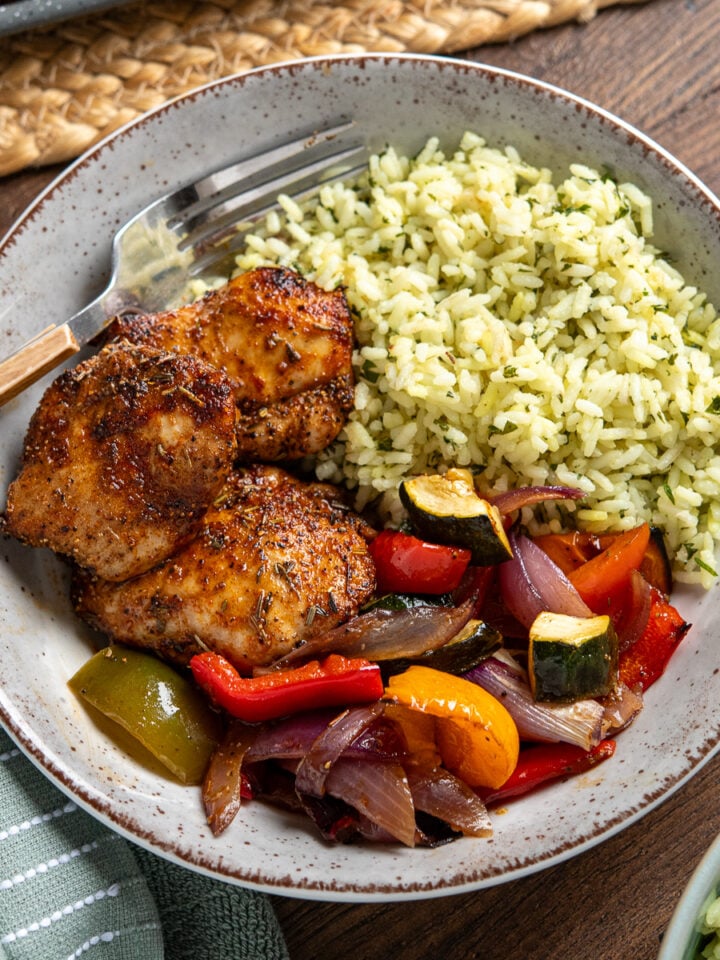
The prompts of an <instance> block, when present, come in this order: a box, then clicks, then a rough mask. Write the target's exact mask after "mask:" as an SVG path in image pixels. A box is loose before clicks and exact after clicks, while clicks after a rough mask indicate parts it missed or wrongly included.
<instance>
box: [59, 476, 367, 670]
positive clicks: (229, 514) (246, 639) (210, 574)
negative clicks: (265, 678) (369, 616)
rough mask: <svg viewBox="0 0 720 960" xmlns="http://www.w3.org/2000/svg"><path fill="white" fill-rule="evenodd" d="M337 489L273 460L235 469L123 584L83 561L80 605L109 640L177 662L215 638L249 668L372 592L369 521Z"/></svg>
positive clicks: (350, 610) (77, 585) (352, 609)
mask: <svg viewBox="0 0 720 960" xmlns="http://www.w3.org/2000/svg"><path fill="white" fill-rule="evenodd" d="M338 498H339V492H338V491H337V490H336V489H334V488H333V487H330V486H327V485H325V484H319V483H304V482H302V481H300V480H297V479H295V478H294V477H292V476H291V475H290V474H288V473H286V472H285V471H283V470H280V469H279V468H277V467H271V466H265V467H263V466H255V467H249V468H247V469H242V470H239V471H238V472H236V473H233V474H232V475H231V476H230V477H229V478H228V481H227V483H226V485H225V487H224V489H223V491H222V493H221V494H220V496H219V497H218V498H217V500H216V502H215V505H214V506H212V507H211V508H210V509H209V510H208V512H207V514H206V516H205V520H204V523H203V525H202V529H201V531H200V532H199V534H198V535H197V536H196V537H195V539H194V540H192V541H191V542H190V543H189V544H188V545H187V546H186V547H185V548H184V549H182V550H181V551H179V552H178V553H177V554H175V556H174V557H172V558H171V559H169V560H168V561H166V562H165V563H163V564H162V565H161V566H159V567H156V568H155V569H154V570H151V571H150V572H148V573H146V574H144V575H143V576H140V577H137V578H135V579H134V580H132V581H130V582H128V583H124V584H123V583H120V584H113V583H108V582H104V581H102V580H97V579H94V578H92V577H91V576H89V575H88V574H87V572H84V571H78V572H77V574H76V577H75V580H74V584H73V602H74V605H75V609H76V611H77V613H78V614H79V615H80V617H82V618H83V619H84V620H86V621H88V622H89V623H90V624H92V625H93V626H94V627H96V628H98V629H100V630H102V631H103V632H104V633H106V634H107V635H108V636H109V637H110V638H111V639H112V640H114V641H119V642H124V643H128V644H131V645H135V646H141V647H146V648H150V649H152V650H154V651H155V652H156V653H158V654H159V655H160V656H162V657H164V658H165V659H168V660H173V661H175V662H178V663H187V661H188V660H189V659H190V657H191V656H192V655H193V654H194V653H198V652H200V651H202V650H204V649H212V650H214V651H215V652H217V653H220V654H222V655H223V656H225V657H227V658H228V659H229V660H230V661H232V662H233V663H234V664H235V665H236V666H237V667H238V669H240V670H243V671H248V670H249V669H250V668H251V667H252V666H260V665H266V664H269V663H271V662H272V661H274V660H276V659H278V658H279V657H281V656H283V655H284V654H286V653H288V652H289V651H290V650H292V649H293V648H294V647H296V646H297V645H299V644H300V643H303V642H305V641H306V640H308V639H310V638H311V637H314V636H316V635H318V634H319V633H321V632H323V631H325V630H326V629H328V628H329V627H332V626H335V625H337V624H339V623H341V622H343V621H344V620H346V619H347V618H348V617H350V616H351V615H353V614H354V613H356V612H357V610H358V608H359V607H360V605H361V604H362V603H363V602H365V601H366V600H367V599H368V598H369V597H370V595H371V594H372V591H373V589H374V586H375V577H374V565H373V562H372V558H371V557H370V555H369V552H368V549H367V541H366V536H369V535H370V534H371V532H372V531H371V530H370V529H369V528H368V527H367V526H366V525H365V524H364V522H363V521H362V520H360V518H359V517H357V516H356V515H355V514H353V513H352V512H351V511H350V510H348V509H347V508H346V507H345V505H344V504H343V503H342V502H341V501H340V500H339V499H338Z"/></svg>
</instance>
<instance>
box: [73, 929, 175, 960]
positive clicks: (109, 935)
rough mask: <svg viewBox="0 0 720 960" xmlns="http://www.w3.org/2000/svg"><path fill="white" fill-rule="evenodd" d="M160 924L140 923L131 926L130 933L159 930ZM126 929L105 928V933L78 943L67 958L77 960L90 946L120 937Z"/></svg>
mask: <svg viewBox="0 0 720 960" xmlns="http://www.w3.org/2000/svg"><path fill="white" fill-rule="evenodd" d="M159 929H160V924H159V923H155V922H150V923H142V924H140V925H139V926H137V927H133V928H132V930H131V931H130V932H131V933H137V932H138V931H139V930H159ZM127 932H128V931H127V930H106V931H105V933H100V934H97V935H96V936H94V937H90V938H89V939H88V940H86V941H85V943H82V944H80V946H79V947H78V948H77V950H75V951H73V953H71V954H70V955H69V957H67V960H78V958H79V957H81V956H82V955H83V954H84V953H87V952H88V950H90V949H91V948H92V947H97V946H98V944H101V943H110V942H111V941H112V940H114V939H115V938H116V937H121V936H122V935H123V934H124V933H127Z"/></svg>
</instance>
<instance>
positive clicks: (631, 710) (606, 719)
mask: <svg viewBox="0 0 720 960" xmlns="http://www.w3.org/2000/svg"><path fill="white" fill-rule="evenodd" d="M602 704H603V710H604V712H603V736H605V737H614V736H615V734H616V733H620V731H621V730H624V729H625V727H628V726H630V724H631V723H632V722H633V720H634V719H635V717H636V716H637V715H638V714H639V713H640V711H641V710H642V708H643V698H642V694H641V693H637V692H635V691H634V690H631V689H630V688H629V687H626V686H625V684H624V683H621V684H620V685H619V686H618V689H617V690H616V691H615V692H614V693H611V694H609V696H607V697H603V700H602Z"/></svg>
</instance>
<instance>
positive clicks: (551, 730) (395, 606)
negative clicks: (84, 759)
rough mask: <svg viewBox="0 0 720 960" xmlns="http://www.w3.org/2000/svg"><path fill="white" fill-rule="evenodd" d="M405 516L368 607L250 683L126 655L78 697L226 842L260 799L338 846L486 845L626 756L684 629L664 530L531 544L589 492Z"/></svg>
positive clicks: (387, 548)
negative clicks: (557, 505) (624, 742)
mask: <svg viewBox="0 0 720 960" xmlns="http://www.w3.org/2000/svg"><path fill="white" fill-rule="evenodd" d="M401 496H402V500H403V503H404V504H405V506H406V509H407V516H408V523H407V528H406V529H403V530H384V531H381V532H378V533H377V535H375V536H374V538H373V539H372V541H371V543H370V553H371V556H372V560H373V562H374V566H375V576H376V590H375V594H374V596H373V597H372V599H371V600H370V601H369V602H367V603H366V604H365V605H364V606H363V608H362V609H361V610H360V611H359V612H358V613H357V614H356V615H355V616H353V617H351V618H350V619H349V620H347V621H346V622H344V623H342V624H340V625H334V626H332V627H330V628H329V629H327V630H325V631H324V632H319V633H317V634H315V635H314V636H313V637H311V638H310V639H308V640H307V641H305V642H302V643H300V644H299V645H298V646H296V647H295V648H294V649H293V650H292V651H290V652H289V653H287V654H285V655H284V656H282V657H280V658H279V659H277V660H276V661H275V662H273V663H271V664H269V665H266V666H264V667H256V668H255V670H254V671H253V672H252V675H249V673H248V672H247V671H245V675H242V674H241V672H240V671H239V670H238V669H236V667H235V666H234V665H233V664H232V663H231V662H230V661H229V660H228V659H226V658H225V657H223V656H222V655H220V654H219V653H217V652H213V651H209V650H208V651H205V652H200V653H197V654H195V655H194V656H193V657H192V658H191V659H190V661H189V671H188V672H187V675H183V674H182V673H181V672H178V671H176V670H175V669H173V668H170V667H169V666H168V665H167V664H165V663H162V662H161V661H160V660H158V659H157V658H156V657H155V656H153V655H152V654H150V653H146V652H140V651H137V650H132V649H129V648H128V649H123V648H122V647H119V646H117V645H114V646H112V647H109V648H107V649H106V650H103V651H100V652H99V653H98V654H96V656H95V657H93V658H92V659H91V660H90V661H89V662H88V663H87V664H86V665H84V666H83V667H82V668H81V669H80V671H79V672H78V673H77V674H76V676H75V677H73V679H72V681H71V686H72V688H73V689H74V690H75V691H76V692H77V693H78V694H79V695H80V696H82V697H84V698H86V699H87V700H88V701H89V702H90V703H92V704H93V706H94V707H96V708H98V709H99V710H101V711H103V712H104V713H106V714H107V715H108V716H110V717H111V718H113V719H114V720H116V721H117V722H119V723H120V724H122V725H123V726H124V727H125V728H126V729H129V730H130V731H131V732H132V733H134V734H135V736H137V738H138V739H139V740H140V741H141V742H142V743H143V744H144V746H146V747H147V748H148V749H149V750H150V751H152V752H153V753H154V754H155V755H156V757H157V758H158V759H160V760H161V761H162V762H163V763H165V764H166V765H167V767H168V768H169V769H170V770H171V771H172V773H173V774H174V775H175V776H177V777H179V778H180V779H181V780H182V781H183V782H187V783H201V784H202V799H203V803H204V806H205V811H206V815H207V819H208V823H209V825H210V827H211V829H212V831H213V832H214V833H215V834H219V833H221V832H222V831H223V830H225V829H227V828H228V826H229V825H230V823H231V822H232V820H233V818H234V817H235V815H236V814H237V811H238V810H239V808H240V805H241V803H244V802H247V801H250V800H252V801H256V800H266V801H268V802H270V803H274V804H279V805H282V806H283V807H286V808H291V809H296V810H299V811H303V812H304V813H305V814H307V815H308V816H309V817H310V818H311V819H312V821H313V822H314V823H315V824H316V825H317V827H318V829H319V830H320V832H321V833H322V835H323V836H324V837H325V838H326V839H328V840H332V841H349V840H355V839H359V838H364V839H367V840H372V841H376V842H400V843H403V844H406V845H408V846H415V845H430V846H432V845H435V844H438V843H441V842H446V841H447V840H451V839H454V838H455V837H458V836H463V835H466V836H481V837H482V836H488V835H490V834H491V833H492V822H491V818H490V815H489V812H488V811H489V809H492V808H493V807H495V806H497V805H498V804H503V803H505V802H506V801H508V800H510V799H511V798H514V797H517V796H520V795H522V794H526V793H528V792H529V791H532V790H534V789H536V788H539V787H541V786H543V785H545V784H547V783H548V782H550V781H552V780H557V779H559V778H566V777H568V776H570V775H573V774H576V773H579V772H582V771H585V770H588V769H590V768H592V767H594V766H596V765H597V764H599V763H601V762H603V761H605V760H606V759H608V758H610V757H612V756H613V753H614V752H615V745H616V741H615V738H616V736H617V734H618V733H620V731H621V730H623V729H624V728H625V727H626V726H627V725H628V724H629V723H631V722H632V720H633V718H634V717H635V716H636V715H637V714H638V712H639V711H640V710H641V709H642V702H643V696H644V694H645V692H646V690H647V689H648V688H649V687H650V686H651V684H653V683H654V682H655V681H656V680H657V679H658V677H659V676H660V675H661V674H662V673H663V671H664V669H665V667H666V666H667V663H668V661H669V659H670V657H671V656H672V654H673V652H674V651H675V649H676V647H677V646H678V644H679V643H680V641H681V640H682V638H683V637H684V636H685V634H686V633H687V631H688V629H689V624H688V623H686V622H685V621H684V619H683V617H682V616H681V615H680V613H679V612H678V611H677V610H676V609H675V607H674V606H673V605H672V603H671V601H670V593H671V588H672V582H671V576H670V564H669V562H668V557H667V554H666V552H665V548H664V544H663V539H662V535H661V533H660V531H658V530H654V529H651V528H650V527H649V526H648V525H647V524H641V525H639V526H637V527H635V528H632V529H629V530H627V531H624V532H621V533H612V534H607V535H603V536H598V535H594V534H593V535H590V534H585V533H581V532H568V533H558V534H546V535H543V536H540V537H536V538H534V539H533V538H531V537H529V536H528V535H527V534H526V533H525V532H524V528H523V526H522V523H521V517H522V512H523V510H525V509H527V508H531V507H532V506H533V505H534V504H538V503H542V502H543V501H545V500H548V499H562V500H575V499H579V498H580V497H581V493H580V491H578V490H575V489H572V488H567V487H530V488H523V489H518V490H514V491H511V492H505V493H500V494H498V495H492V494H489V493H487V492H485V491H483V492H482V493H481V492H479V489H478V488H477V487H476V482H475V477H474V476H473V475H472V474H471V473H470V472H469V471H466V470H455V469H452V470H449V471H448V472H447V473H445V474H443V475H436V476H427V477H415V478H412V479H410V480H408V481H405V482H404V483H403V486H402V489H401ZM200 691H203V692H204V695H205V696H203V695H202V694H201V693H200Z"/></svg>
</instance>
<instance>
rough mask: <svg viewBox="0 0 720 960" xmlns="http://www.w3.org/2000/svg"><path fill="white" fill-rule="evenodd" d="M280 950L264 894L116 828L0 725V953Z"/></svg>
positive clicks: (229, 955)
mask: <svg viewBox="0 0 720 960" xmlns="http://www.w3.org/2000/svg"><path fill="white" fill-rule="evenodd" d="M164 957H167V958H168V960H288V952H287V948H286V945H285V941H284V939H283V936H282V932H281V930H280V927H279V924H278V922H277V918H276V916H275V914H274V912H273V909H272V906H271V904H270V901H269V898H268V897H266V896H265V895H264V894H261V893H257V892H255V891H253V890H245V889H242V888H240V887H235V886H231V885H229V884H225V883H221V882H220V881H216V880H211V879H209V878H207V877H203V876H201V875H200V874H197V873H194V872H192V871H191V870H187V869H185V868H183V867H179V866H176V865H175V864H172V863H170V862H169V861H167V860H163V859H161V858H160V857H156V856H154V855H153V854H151V853H148V852H147V851H146V850H143V849H141V848H140V847H138V846H136V845H135V844H132V843H130V842H128V841H127V840H124V839H123V838H122V837H120V836H118V835H117V834H116V833H113V832H112V831H111V830H109V829H108V828H107V827H105V826H103V825H102V824H101V823H100V822H99V821H98V820H96V819H95V818H94V817H91V816H90V815H89V814H87V813H85V812H84V811H82V810H80V809H79V808H78V806H77V805H76V804H75V803H74V802H73V801H72V800H71V799H69V798H68V797H66V796H65V795H64V794H63V793H61V792H60V791H59V790H58V789H57V788H56V787H55V786H54V785H53V784H52V783H51V782H50V781H49V780H48V779H46V777H44V776H43V775H42V773H40V771H39V770H37V769H36V768H35V766H34V765H33V764H32V763H30V761H29V760H27V759H26V757H25V756H24V755H23V754H22V753H21V751H20V750H18V749H17V747H16V746H15V745H14V743H13V742H12V741H11V740H10V738H9V737H8V736H7V734H6V733H5V732H4V731H3V730H2V729H0V960H81V958H83V960H162V958H164Z"/></svg>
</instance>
